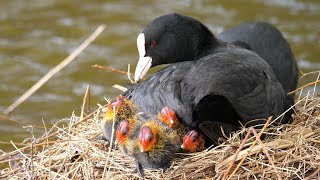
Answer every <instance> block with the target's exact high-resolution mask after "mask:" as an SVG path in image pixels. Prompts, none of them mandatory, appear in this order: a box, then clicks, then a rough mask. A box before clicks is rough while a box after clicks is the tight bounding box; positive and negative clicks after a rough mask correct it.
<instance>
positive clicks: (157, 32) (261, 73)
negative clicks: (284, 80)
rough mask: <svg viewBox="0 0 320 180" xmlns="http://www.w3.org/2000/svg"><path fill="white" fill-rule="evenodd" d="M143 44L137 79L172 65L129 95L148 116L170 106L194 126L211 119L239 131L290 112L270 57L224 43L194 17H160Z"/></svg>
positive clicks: (145, 33)
mask: <svg viewBox="0 0 320 180" xmlns="http://www.w3.org/2000/svg"><path fill="white" fill-rule="evenodd" d="M137 46H138V50H139V56H140V58H139V62H138V65H137V68H136V72H135V80H136V81H139V80H140V79H141V78H142V77H143V76H144V75H145V74H146V73H147V71H148V69H149V68H150V67H153V66H156V65H160V64H171V65H168V66H166V67H165V68H163V69H161V70H159V71H158V72H156V73H155V74H154V75H152V76H150V77H149V78H148V79H147V80H146V81H144V82H143V83H141V84H139V85H136V86H134V87H132V88H131V89H129V90H128V91H127V92H125V93H124V94H126V95H127V97H129V98H130V99H131V100H132V101H133V103H135V104H136V105H138V106H140V108H141V110H142V111H144V112H146V113H153V114H156V113H157V112H159V111H160V110H161V108H162V107H165V106H169V107H171V108H172V109H173V110H174V111H175V112H176V113H177V115H178V116H179V117H180V118H181V120H182V121H183V122H184V123H185V124H187V125H188V126H189V127H191V128H197V127H198V126H199V125H201V124H202V123H203V122H206V121H213V122H221V123H223V124H227V125H230V126H228V128H237V127H239V122H241V123H246V122H248V121H250V120H252V119H260V118H267V117H269V116H274V117H277V116H279V115H280V114H281V113H282V112H283V111H284V109H285V108H284V103H285V98H286V93H285V92H284V90H283V88H282V86H281V84H280V83H279V82H278V80H277V78H276V76H275V75H274V72H273V70H272V68H271V67H270V66H269V64H268V63H267V62H266V61H265V60H264V59H262V58H261V57H260V56H259V55H258V54H256V53H255V52H253V51H251V50H247V49H244V48H241V47H237V46H234V45H232V44H229V43H225V42H223V41H221V40H218V39H217V38H216V37H215V36H214V35H213V34H212V33H211V32H210V30H208V28H207V27H206V26H204V25H203V24H202V23H200V22H199V21H197V20H195V19H193V18H190V17H187V16H182V15H179V14H176V13H173V14H168V15H164V16H161V17H158V18H156V19H154V20H153V21H152V22H151V23H150V24H149V25H148V26H147V27H146V28H145V30H144V31H143V32H142V33H141V34H140V35H139V36H138V38H137ZM260 123H261V122H260ZM278 123H280V119H279V120H278ZM213 124H215V123H213ZM207 128H208V129H216V127H207ZM213 133H214V132H213Z"/></svg>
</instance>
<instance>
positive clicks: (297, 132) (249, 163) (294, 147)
mask: <svg viewBox="0 0 320 180" xmlns="http://www.w3.org/2000/svg"><path fill="white" fill-rule="evenodd" d="M311 94H314V95H313V96H312V95H311ZM102 116H103V108H102V107H100V108H98V109H97V110H96V111H95V112H93V113H91V114H89V115H88V116H87V117H84V118H80V117H77V116H75V115H72V116H71V118H70V119H65V120H61V121H67V125H65V126H62V125H58V123H60V122H58V123H56V124H55V125H54V126H53V127H52V128H51V129H49V130H47V131H46V133H45V134H44V135H43V136H41V137H40V138H38V139H32V138H31V139H30V140H29V144H28V145H25V146H24V147H22V148H17V149H16V150H14V151H12V152H9V153H5V154H3V155H2V156H1V157H0V161H1V162H2V163H4V162H5V163H7V164H8V166H7V168H5V169H2V170H0V178H1V179H30V178H34V179H101V178H103V179H128V178H129V179H139V178H141V177H139V176H138V174H137V173H136V172H134V167H135V162H134V159H132V158H131V157H129V156H126V155H124V154H122V153H121V152H120V151H119V150H114V149H109V145H108V144H106V143H105V142H103V141H101V140H99V138H98V137H99V136H101V134H102V131H101V120H102V118H101V117H102ZM60 124H61V123H60ZM247 131H248V129H245V128H244V129H242V130H241V131H238V132H236V133H234V134H232V136H231V137H229V139H228V141H227V142H225V143H223V144H221V145H219V146H217V147H212V148H209V149H207V150H205V151H203V152H198V153H193V154H181V153H179V154H177V155H176V158H175V159H174V160H173V162H172V165H171V167H170V168H169V169H168V170H167V171H166V172H162V171H161V170H145V177H144V178H148V179H151V178H152V179H168V178H174V179H190V178H194V179H204V178H213V179H223V175H224V173H225V172H226V171H227V169H228V167H230V168H229V169H230V170H229V171H228V173H227V176H225V177H227V178H231V179H254V178H255V179H262V178H265V179H269V178H270V179H276V178H279V177H281V178H282V179H304V178H306V177H307V178H312V177H313V178H315V179H316V178H317V177H318V178H319V170H320V169H319V167H320V97H318V95H317V94H316V93H308V95H306V96H303V97H302V96H300V97H299V99H298V100H297V103H296V105H295V113H294V118H293V123H292V124H285V125H281V126H279V127H277V128H276V129H273V130H270V128H269V127H267V129H265V130H264V133H265V134H267V137H266V138H265V139H264V140H263V144H261V143H257V142H255V140H256V138H255V137H254V136H250V138H249V140H248V141H247V142H245V143H244V147H243V148H242V149H241V150H240V149H239V146H240V144H241V143H242V142H243V139H242V138H240V137H243V135H245V134H246V132H247ZM31 140H32V141H31ZM30 142H32V143H30ZM13 145H14V144H13ZM262 145H263V146H264V147H263V146H262ZM250 147H251V148H250ZM237 149H239V150H238V151H239V154H238V155H237V156H236V155H235V153H236V151H237ZM264 150H267V152H268V154H269V155H270V157H271V160H269V159H268V158H267V156H266V153H265V151H264ZM246 154H247V155H248V156H247V157H246ZM242 159H243V162H241V160H242ZM230 164H234V165H233V166H231V165H230ZM237 165H239V167H236V166H237Z"/></svg>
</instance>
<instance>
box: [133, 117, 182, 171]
mask: <svg viewBox="0 0 320 180" xmlns="http://www.w3.org/2000/svg"><path fill="white" fill-rule="evenodd" d="M134 135H135V138H133V139H131V138H130V141H129V145H128V147H130V148H131V149H130V150H129V151H131V152H132V153H131V155H132V156H133V157H134V158H135V159H136V161H137V170H138V172H139V174H140V175H142V176H143V168H148V169H149V168H152V169H154V168H156V169H158V168H162V169H163V170H166V169H167V168H168V167H169V166H170V162H171V159H172V157H173V156H174V153H176V152H178V151H179V150H180V145H181V142H182V140H181V138H180V137H179V135H178V133H177V131H176V130H174V129H172V128H171V127H169V126H167V125H165V124H164V123H162V122H161V121H159V120H158V119H157V118H156V117H154V118H153V119H151V120H147V121H146V122H144V123H143V124H142V125H141V127H140V129H139V130H138V131H136V132H135V133H134Z"/></svg>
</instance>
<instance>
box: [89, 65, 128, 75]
mask: <svg viewBox="0 0 320 180" xmlns="http://www.w3.org/2000/svg"><path fill="white" fill-rule="evenodd" d="M92 67H94V68H99V69H106V70H110V71H113V72H117V73H120V74H126V75H127V72H125V71H121V70H118V69H114V68H111V67H106V66H100V65H97V64H96V65H93V66H92Z"/></svg>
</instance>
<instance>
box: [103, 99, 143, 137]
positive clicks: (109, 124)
mask: <svg viewBox="0 0 320 180" xmlns="http://www.w3.org/2000/svg"><path fill="white" fill-rule="evenodd" d="M136 111H137V108H136V107H135V105H133V104H132V102H131V101H130V100H129V99H127V98H126V97H124V96H121V95H120V96H117V97H116V100H114V101H113V102H111V103H110V104H109V105H108V106H107V108H106V113H105V114H104V118H103V122H102V129H103V136H102V138H103V139H105V140H107V141H110V140H111V136H112V128H113V119H114V125H115V127H114V128H115V131H116V130H117V126H118V124H119V123H120V122H121V121H122V120H125V119H129V118H132V117H133V116H134V114H135V113H136ZM115 140H116V132H114V135H113V141H115Z"/></svg>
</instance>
